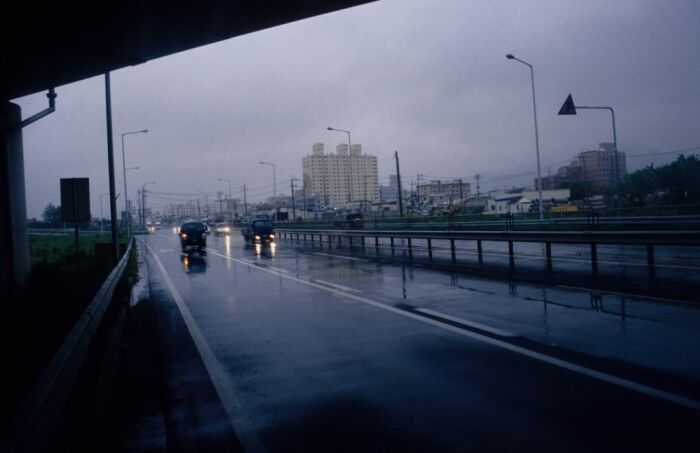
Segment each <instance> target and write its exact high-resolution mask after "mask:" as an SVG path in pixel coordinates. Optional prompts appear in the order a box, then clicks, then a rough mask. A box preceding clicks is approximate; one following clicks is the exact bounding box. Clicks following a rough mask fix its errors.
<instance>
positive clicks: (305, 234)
mask: <svg viewBox="0 0 700 453" xmlns="http://www.w3.org/2000/svg"><path fill="white" fill-rule="evenodd" d="M304 242H306V233H304Z"/></svg>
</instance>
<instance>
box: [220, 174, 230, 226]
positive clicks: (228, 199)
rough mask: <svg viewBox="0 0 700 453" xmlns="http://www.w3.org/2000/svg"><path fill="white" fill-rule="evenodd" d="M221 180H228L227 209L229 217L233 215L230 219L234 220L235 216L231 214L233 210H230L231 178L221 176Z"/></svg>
mask: <svg viewBox="0 0 700 453" xmlns="http://www.w3.org/2000/svg"><path fill="white" fill-rule="evenodd" d="M219 181H222V182H223V181H226V182H228V198H227V199H226V210H227V211H228V213H229V217H231V219H230V220H233V216H232V215H231V211H230V210H229V203H231V180H230V179H227V178H219Z"/></svg>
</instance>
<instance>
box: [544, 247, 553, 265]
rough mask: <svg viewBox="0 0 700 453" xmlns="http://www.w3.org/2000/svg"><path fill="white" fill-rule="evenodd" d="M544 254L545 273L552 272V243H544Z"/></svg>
mask: <svg viewBox="0 0 700 453" xmlns="http://www.w3.org/2000/svg"><path fill="white" fill-rule="evenodd" d="M544 246H545V253H546V255H547V271H548V272H552V243H551V242H546V243H545V245H544Z"/></svg>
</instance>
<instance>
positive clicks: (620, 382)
mask: <svg viewBox="0 0 700 453" xmlns="http://www.w3.org/2000/svg"><path fill="white" fill-rule="evenodd" d="M214 255H217V256H220V257H222V258H224V259H229V260H232V261H236V262H239V263H241V264H245V265H247V266H251V265H250V264H248V263H246V262H245V261H242V260H239V259H237V258H233V257H231V256H228V255H223V254H220V253H214ZM251 267H254V268H255V269H257V270H259V271H262V272H268V273H270V274H274V275H278V276H280V277H282V278H287V279H289V280H293V281H295V282H297V283H301V284H303V285H307V286H311V287H314V288H318V289H321V290H323V291H328V292H331V293H333V294H337V295H339V296H344V297H347V298H348V299H353V300H356V301H358V302H361V303H363V304H367V305H371V306H373V307H376V308H379V309H381V310H385V311H388V312H391V313H394V314H397V315H401V316H404V317H406V318H411V319H414V320H416V321H420V322H422V323H425V324H430V325H432V326H435V327H439V328H441V329H443V330H447V331H450V332H453V333H456V334H458V335H462V336H464V337H469V338H471V339H473V340H476V341H481V342H483V343H487V344H490V345H492V346H496V347H498V348H501V349H505V350H507V351H511V352H514V353H516V354H520V355H524V356H526V357H530V358H531V359H535V360H538V361H540V362H544V363H547V364H550V365H553V366H556V367H559V368H563V369H565V370H569V371H573V372H574V373H579V374H582V375H584V376H588V377H591V378H593V379H598V380H600V381H603V382H607V383H609V384H613V385H617V386H619V387H623V388H626V389H628V390H632V391H635V392H638V393H642V394H644V395H648V396H652V397H654V398H659V399H662V400H664V401H668V402H670V403H674V404H678V405H680V406H685V407H688V408H690V409H695V410H700V401H696V400H693V399H690V398H687V397H685V396H682V395H677V394H675V393H670V392H667V391H665V390H660V389H657V388H654V387H650V386H648V385H644V384H640V383H638V382H634V381H630V380H628V379H623V378H620V377H617V376H613V375H611V374H607V373H603V372H601V371H596V370H593V369H591V368H586V367H584V366H581V365H577V364H575V363H571V362H567V361H565V360H562V359H557V358H556V357H551V356H548V355H545V354H542V353H540V352H535V351H531V350H530V349H526V348H523V347H521V346H516V345H513V344H510V343H508V342H506V341H503V340H498V339H495V338H491V337H487V336H485V335H482V334H478V333H476V332H472V331H469V330H464V329H461V328H459V327H455V326H453V325H450V324H445V323H443V322H440V321H436V320H434V319H430V318H427V317H425V316H421V315H419V314H416V313H411V312H409V311H406V310H402V309H400V308H396V307H392V306H390V305H386V304H383V303H381V302H376V301H374V300H371V299H368V298H366V297H362V296H358V295H356V294H349V293H346V292H344V291H340V290H338V289H335V288H330V287H328V286H324V285H319V284H318V283H314V282H312V281H309V280H304V279H301V278H297V277H294V276H293V275H285V274H282V273H279V272H276V271H275V270H273V269H269V268H263V267H257V266H251Z"/></svg>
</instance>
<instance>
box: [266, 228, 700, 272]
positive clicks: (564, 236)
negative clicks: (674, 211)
mask: <svg viewBox="0 0 700 453" xmlns="http://www.w3.org/2000/svg"><path fill="white" fill-rule="evenodd" d="M276 230H277V235H278V236H280V237H282V238H285V239H286V238H294V237H296V239H297V240H299V239H303V240H304V241H306V240H307V237H308V236H310V240H311V241H315V238H316V236H318V240H319V241H323V238H324V237H326V238H327V241H328V243H332V242H333V241H334V240H335V241H337V243H338V245H341V244H342V241H343V238H347V241H348V243H349V246H350V247H352V245H353V238H359V239H360V240H361V244H362V246H363V247H364V246H365V239H366V238H374V246H375V248H376V249H377V250H379V239H380V238H388V239H389V240H390V247H391V250H392V252H393V251H394V248H395V244H394V240H395V239H406V240H407V241H408V244H407V249H408V255H409V258H412V256H413V248H414V244H413V243H412V240H413V239H422V240H426V241H427V251H428V258H429V259H432V258H433V247H434V246H433V241H435V240H442V241H449V244H450V252H451V258H452V262H453V263H456V260H457V249H456V246H455V241H476V252H477V257H478V260H479V264H483V249H482V241H493V242H507V243H508V256H509V262H510V269H511V271H514V270H515V254H514V251H513V244H514V243H515V242H535V243H542V244H544V245H545V257H546V261H547V270H548V271H552V268H553V264H552V244H585V245H589V246H590V253H591V272H592V274H593V276H594V277H596V276H597V274H598V248H597V247H598V245H638V246H643V247H645V248H646V254H647V268H648V273H649V278H650V279H654V278H655V277H656V271H655V266H654V247H655V246H700V232H698V231H697V230H691V231H688V230H685V231H481V230H479V231H457V230H451V231H433V230H423V231H420V230H307V229H300V230H297V229H287V228H284V227H283V226H282V227H280V226H279V225H278V226H277V229H276Z"/></svg>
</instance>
